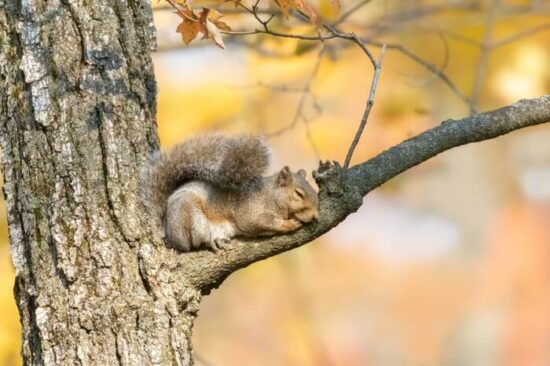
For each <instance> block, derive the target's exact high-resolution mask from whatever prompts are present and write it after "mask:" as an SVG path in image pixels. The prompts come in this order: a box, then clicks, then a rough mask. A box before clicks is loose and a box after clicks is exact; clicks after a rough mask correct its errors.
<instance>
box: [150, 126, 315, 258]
mask: <svg viewBox="0 0 550 366" xmlns="http://www.w3.org/2000/svg"><path fill="white" fill-rule="evenodd" d="M268 165H269V149H268V147H267V146H266V144H265V143H264V141H263V140H262V139H261V138H260V137H257V136H252V135H235V136H228V135H223V134H218V133H216V134H206V135H200V136H196V137H192V138H190V139H188V140H186V141H184V142H182V143H180V144H178V145H176V146H175V147H173V148H172V149H170V150H168V151H166V152H162V153H161V152H159V153H157V154H156V155H155V156H153V157H152V158H151V160H150V162H149V164H148V165H147V167H146V168H145V169H144V171H143V176H142V198H143V200H144V203H145V205H146V206H147V208H148V210H149V212H150V213H151V215H152V216H153V217H154V218H155V219H157V220H158V224H160V225H161V226H162V228H163V231H164V236H165V240H166V243H167V244H168V245H169V246H171V247H174V248H176V249H179V250H181V251H189V250H193V249H199V248H208V249H211V250H214V251H217V250H219V249H221V248H222V247H223V246H224V245H225V244H226V243H228V242H229V241H230V240H231V238H233V237H235V236H245V237H259V236H269V235H275V234H278V233H288V232H291V231H294V230H296V229H298V228H299V227H300V226H302V224H304V223H308V222H310V221H312V220H318V219H319V200H318V197H317V192H316V191H315V190H314V189H313V187H312V186H311V185H310V184H309V183H308V182H307V181H306V179H305V177H306V172H305V171H304V170H303V169H300V170H298V172H296V173H294V172H292V171H290V169H289V168H288V167H287V166H285V167H284V168H282V169H281V170H280V171H279V172H277V173H276V174H274V175H271V176H265V177H264V176H263V174H264V173H265V170H266V169H267V167H268Z"/></svg>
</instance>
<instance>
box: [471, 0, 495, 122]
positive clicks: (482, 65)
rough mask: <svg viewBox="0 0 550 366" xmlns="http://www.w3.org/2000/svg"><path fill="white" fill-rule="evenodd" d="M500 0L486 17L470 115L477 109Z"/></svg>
mask: <svg viewBox="0 0 550 366" xmlns="http://www.w3.org/2000/svg"><path fill="white" fill-rule="evenodd" d="M499 3H500V0H493V3H492V6H491V9H490V10H489V14H488V15H487V23H486V25H485V36H484V37H483V43H481V51H480V55H479V61H478V63H477V68H476V71H475V75H474V81H473V83H474V84H473V86H472V96H471V101H472V103H471V104H470V113H471V114H474V113H476V111H477V109H478V107H479V96H480V95H481V89H482V86H483V80H484V79H485V69H486V67H487V60H488V58H489V51H490V50H491V37H492V34H493V27H494V25H495V20H496V17H497V12H498V6H499Z"/></svg>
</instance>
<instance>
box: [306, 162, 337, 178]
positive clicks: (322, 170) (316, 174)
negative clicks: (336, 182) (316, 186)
mask: <svg viewBox="0 0 550 366" xmlns="http://www.w3.org/2000/svg"><path fill="white" fill-rule="evenodd" d="M338 169H340V164H339V163H338V162H337V161H334V160H325V161H322V160H321V161H319V168H318V169H317V170H314V171H313V173H312V175H313V178H314V179H315V181H316V182H317V183H320V182H323V181H326V180H327V179H328V177H329V176H330V175H331V174H332V173H333V172H335V171H336V170H338Z"/></svg>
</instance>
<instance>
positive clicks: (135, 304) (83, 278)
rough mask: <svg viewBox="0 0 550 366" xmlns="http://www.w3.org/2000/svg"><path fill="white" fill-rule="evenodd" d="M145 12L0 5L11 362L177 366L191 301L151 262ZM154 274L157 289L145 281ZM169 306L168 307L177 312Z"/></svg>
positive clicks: (141, 4) (58, 1)
mask: <svg viewBox="0 0 550 366" xmlns="http://www.w3.org/2000/svg"><path fill="white" fill-rule="evenodd" d="M154 32H155V30H154V26H153V20H152V13H151V9H150V5H149V2H148V1H147V0H127V1H124V0H94V1H78V0H50V1H46V0H29V1H16V0H0V47H1V54H0V83H1V84H0V141H1V146H2V151H3V158H2V168H3V174H4V195H5V198H6V202H7V208H8V220H9V233H10V241H11V253H12V258H13V263H14V265H15V271H16V282H15V296H16V300H17V305H18V307H19V312H20V316H21V323H22V328H23V348H22V357H23V361H24V363H25V364H29V365H30V364H33V365H54V364H55V365H75V364H85V365H94V364H97V365H118V364H120V365H149V364H162V365H168V364H178V365H189V364H191V363H192V360H191V344H190V334H191V327H192V324H193V319H194V317H195V314H196V310H197V306H198V300H199V299H200V295H199V292H197V291H194V290H192V289H191V288H188V287H186V286H185V285H184V283H183V282H184V281H182V283H181V284H171V283H165V281H171V282H175V281H174V280H173V279H172V278H169V276H164V277H163V272H165V271H169V268H160V266H159V265H158V264H157V263H162V261H157V260H155V258H156V256H158V255H169V253H167V252H166V253H159V252H158V250H159V247H160V248H161V250H164V249H162V246H161V245H160V244H159V241H158V239H155V235H154V234H152V232H153V231H152V230H150V229H149V221H148V220H147V216H146V215H145V214H144V212H143V209H142V207H141V205H140V202H139V200H138V195H137V194H136V192H137V191H138V180H139V172H140V168H141V166H142V164H143V163H144V162H145V161H146V160H147V156H148V155H149V153H150V152H151V151H152V150H155V149H158V146H159V144H158V138H157V134H156V125H155V112H156V83H155V79H154V75H153V67H152V62H151V57H150V52H151V50H152V49H153V48H154V47H155V40H154V37H155V34H154ZM152 274H153V275H154V276H155V277H158V279H154V280H153V279H152V278H151V277H150V276H151V275H152ZM174 299H178V300H177V301H176V300H174Z"/></svg>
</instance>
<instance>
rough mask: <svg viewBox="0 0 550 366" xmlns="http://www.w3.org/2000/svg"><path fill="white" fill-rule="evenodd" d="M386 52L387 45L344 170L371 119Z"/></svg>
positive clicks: (376, 66) (373, 78)
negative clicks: (370, 115)
mask: <svg viewBox="0 0 550 366" xmlns="http://www.w3.org/2000/svg"><path fill="white" fill-rule="evenodd" d="M385 52H386V45H383V46H382V51H380V58H379V59H378V62H377V63H376V65H375V67H374V76H373V77H372V83H371V86H370V91H369V98H368V99H367V106H366V107H365V111H364V112H363V117H362V118H361V122H360V123H359V127H358V128H357V132H356V133H355V137H354V138H353V141H352V143H351V145H350V147H349V150H348V153H347V155H346V161H345V162H344V168H348V167H349V163H350V161H351V158H352V156H353V152H354V151H355V148H356V147H357V144H358V143H359V139H360V138H361V135H362V134H363V130H364V129H365V126H366V125H367V121H368V119H369V114H370V111H371V109H372V106H373V105H374V94H375V93H376V87H377V86H378V79H379V78H380V71H381V70H382V62H383V61H384V53H385Z"/></svg>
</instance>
